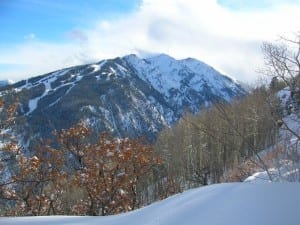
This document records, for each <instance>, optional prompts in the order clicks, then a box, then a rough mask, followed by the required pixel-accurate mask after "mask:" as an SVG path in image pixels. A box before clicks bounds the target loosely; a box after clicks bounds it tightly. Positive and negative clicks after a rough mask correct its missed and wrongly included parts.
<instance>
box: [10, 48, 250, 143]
mask: <svg viewBox="0 0 300 225" xmlns="http://www.w3.org/2000/svg"><path fill="white" fill-rule="evenodd" d="M12 87H13V89H14V91H15V92H16V94H17V96H18V98H19V100H20V102H21V108H20V113H21V114H22V115H23V116H25V117H26V119H27V124H28V129H30V133H31V135H30V136H31V137H33V136H36V135H38V136H39V135H41V136H44V137H45V136H47V135H49V134H50V133H51V132H52V131H53V130H54V129H57V130H60V129H63V128H69V127H70V126H72V125H74V124H75V123H77V122H79V121H85V122H86V123H88V124H90V125H91V126H92V127H93V128H94V129H96V130H98V131H104V130H108V131H111V132H112V133H113V134H114V135H117V136H123V137H124V136H129V137H137V136H146V137H147V138H149V139H154V138H155V136H156V134H157V133H158V132H159V131H160V130H161V129H162V128H163V127H164V126H169V125H171V124H172V123H174V122H176V121H177V120H178V119H179V118H180V117H181V115H182V114H183V113H184V112H185V111H186V110H188V111H191V112H193V113H196V112H198V111H199V109H201V108H203V107H207V106H209V105H211V104H212V103H214V102H216V101H220V100H222V101H227V102H229V101H231V100H232V99H233V98H236V97H240V96H243V95H245V94H246V92H245V91H244V90H243V88H242V87H241V86H240V85H239V84H238V83H237V82H235V81H234V80H232V79H231V78H229V77H227V76H225V75H222V74H220V73H219V72H217V71H216V70H215V69H213V68H212V67H210V66H208V65H206V64H205V63H203V62H200V61H198V60H196V59H192V58H188V59H184V60H175V59H174V58H172V57H170V56H168V55H163V54H162V55H158V56H155V57H151V58H147V59H141V58H138V57H137V56H135V55H128V56H125V57H122V58H115V59H109V60H103V61H100V62H98V63H95V64H89V65H82V66H76V67H72V68H67V69H63V70H59V71H56V72H52V73H49V74H46V75H43V76H39V77H34V78H31V79H28V80H25V81H21V82H18V83H16V84H14V85H13V86H12Z"/></svg>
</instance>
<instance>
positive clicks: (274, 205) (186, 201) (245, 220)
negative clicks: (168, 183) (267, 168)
mask: <svg viewBox="0 0 300 225" xmlns="http://www.w3.org/2000/svg"><path fill="white" fill-rule="evenodd" d="M299 203H300V183H251V182H250V183H227V184H217V185H211V186H207V187H204V188H198V189H193V190H190V191H187V192H184V193H183V194H178V195H176V196H173V197H170V198H168V199H166V200H163V201H161V202H157V203H155V204H152V205H150V206H148V207H145V208H143V209H139V210H136V211H133V212H130V213H125V214H121V215H116V216H107V217H67V216H55V217H54V216H52V217H23V218H0V224H1V225H25V224H28V225H84V224H87V225H99V224H101V225H225V224H226V225H283V224H284V225H296V224H300V206H299Z"/></svg>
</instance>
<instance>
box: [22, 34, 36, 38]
mask: <svg viewBox="0 0 300 225" xmlns="http://www.w3.org/2000/svg"><path fill="white" fill-rule="evenodd" d="M35 38H36V37H35V34H34V33H30V34H26V35H25V36H24V39H25V40H33V39H35Z"/></svg>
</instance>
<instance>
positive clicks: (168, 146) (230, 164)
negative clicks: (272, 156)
mask: <svg viewBox="0 0 300 225" xmlns="http://www.w3.org/2000/svg"><path fill="white" fill-rule="evenodd" d="M278 104H279V102H278V99H276V98H273V97H272V95H271V94H270V92H269V91H268V90H267V88H263V87H262V88H257V89H255V90H253V92H252V93H251V94H250V95H248V96H247V97H245V98H244V99H242V100H238V101H235V102H233V103H231V104H227V103H216V104H215V105H213V106H212V107H210V108H209V109H207V110H204V111H202V112H201V113H200V114H199V115H196V116H195V115H191V114H188V115H186V116H184V117H183V118H182V119H181V120H180V122H179V123H178V124H177V125H175V126H174V127H172V128H170V129H166V130H164V131H163V132H162V133H161V135H160V136H159V138H158V141H157V143H156V146H155V149H156V151H158V152H159V153H160V154H161V155H162V157H163V159H164V162H165V165H166V166H167V171H168V176H170V177H173V178H174V179H175V180H176V182H177V183H178V184H180V187H181V188H182V189H185V188H190V187H196V186H199V185H206V184H208V183H218V182H221V181H228V180H235V181H238V180H242V179H244V178H245V177H247V176H249V175H251V173H252V172H253V171H252V170H251V168H249V169H247V170H246V169H245V170H244V171H242V170H239V172H240V173H239V174H235V175H234V176H235V177H230V176H232V175H233V174H231V173H230V172H232V170H233V169H234V168H236V167H238V166H239V165H241V164H242V163H243V162H245V161H247V160H252V161H251V164H252V165H251V166H253V167H261V168H264V167H266V165H264V161H263V160H262V159H259V155H258V152H259V151H261V150H263V149H265V148H267V147H268V146H270V145H273V144H274V143H275V140H276V135H277V131H278V127H277V126H276V120H278V119H279V117H280V112H279V111H278V110H277V109H278ZM275 105H276V107H274V106H275ZM257 157H258V158H257ZM254 158H256V160H254ZM240 169H242V168H240ZM252 169H254V168H252ZM264 169H266V168H264Z"/></svg>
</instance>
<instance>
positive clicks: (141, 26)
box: [0, 0, 300, 82]
mask: <svg viewBox="0 0 300 225" xmlns="http://www.w3.org/2000/svg"><path fill="white" fill-rule="evenodd" d="M299 11H300V4H292V3H291V4H285V5H283V4H280V5H273V7H272V8H264V9H262V10H256V11H253V10H252V11H249V10H248V11H234V10H230V9H228V8H225V7H222V6H221V5H219V4H218V3H217V1H216V0H205V1H204V0H164V1H161V0H144V1H143V3H142V4H141V6H140V8H139V10H138V11H136V12H134V13H132V14H130V15H127V16H126V17H125V18H118V19H116V20H110V21H103V20H100V21H97V22H95V23H94V26H93V29H90V30H79V29H76V30H72V31H69V32H68V33H69V34H70V35H71V37H72V38H73V39H75V41H74V40H70V43H68V44H49V43H38V42H37V41H36V42H34V43H32V42H31V43H26V44H24V45H22V46H19V47H16V48H15V49H14V51H7V52H1V53H0V62H4V63H8V64H16V63H19V62H22V64H24V65H25V66H26V67H25V68H26V69H23V70H22V71H15V72H14V74H15V77H16V78H15V79H20V78H25V77H26V76H28V75H37V74H41V73H46V72H49V71H51V70H55V69H59V68H62V67H67V66H71V65H76V64H81V63H86V62H89V61H98V60H101V59H103V58H110V57H116V56H121V55H125V54H130V53H137V54H142V55H143V54H145V53H154V52H164V53H167V54H170V55H172V56H174V57H175V58H184V57H194V58H198V59H200V60H202V61H204V62H206V63H208V64H210V65H212V66H214V67H215V68H216V69H218V70H221V71H222V72H224V73H227V74H230V75H232V76H234V77H236V78H237V79H239V80H242V81H246V82H247V81H251V82H252V81H254V80H255V79H256V77H257V72H256V71H257V70H258V69H259V68H260V67H262V66H263V62H262V55H261V50H260V45H261V43H262V42H263V41H274V40H275V39H276V38H278V35H285V34H290V33H291V32H295V31H298V30H300V27H299V21H300V14H299ZM78 40H79V41H78ZM4 75H5V74H0V78H3V77H4ZM22 76H23V77H22Z"/></svg>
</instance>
